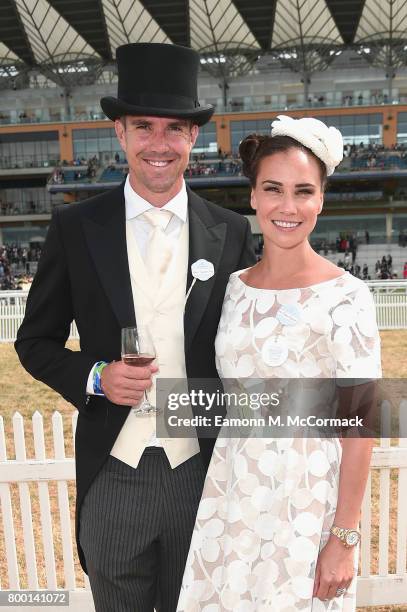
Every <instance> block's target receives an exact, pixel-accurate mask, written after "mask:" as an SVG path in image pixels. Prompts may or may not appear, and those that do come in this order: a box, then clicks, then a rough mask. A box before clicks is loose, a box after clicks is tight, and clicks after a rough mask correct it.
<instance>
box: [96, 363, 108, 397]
mask: <svg viewBox="0 0 407 612" xmlns="http://www.w3.org/2000/svg"><path fill="white" fill-rule="evenodd" d="M107 365H108V363H107V362H106V361H98V362H97V363H96V364H95V366H94V369H93V393H95V395H104V393H103V391H102V372H103V370H104V368H105V367H106V366H107Z"/></svg>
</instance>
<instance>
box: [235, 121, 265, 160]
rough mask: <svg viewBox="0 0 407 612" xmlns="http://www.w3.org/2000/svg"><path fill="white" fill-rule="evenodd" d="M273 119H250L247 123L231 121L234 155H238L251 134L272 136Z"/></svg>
mask: <svg viewBox="0 0 407 612" xmlns="http://www.w3.org/2000/svg"><path fill="white" fill-rule="evenodd" d="M271 122H272V119H249V120H247V121H231V122H230V132H231V141H232V143H231V144H232V153H235V154H237V153H238V151H239V144H240V143H241V141H242V140H243V138H245V137H246V136H248V135H249V134H253V133H256V134H270V126H271Z"/></svg>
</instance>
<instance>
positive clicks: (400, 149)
mask: <svg viewBox="0 0 407 612" xmlns="http://www.w3.org/2000/svg"><path fill="white" fill-rule="evenodd" d="M343 152H344V157H345V159H346V158H349V159H350V163H351V170H352V169H353V170H363V169H364V168H368V169H372V168H379V169H380V168H381V169H383V168H389V167H404V166H406V165H407V144H406V143H404V142H403V143H399V144H395V145H393V146H392V147H385V146H383V145H382V144H377V143H369V144H367V145H365V144H364V143H363V142H361V143H360V144H358V145H356V144H346V145H345V146H344V151H343Z"/></svg>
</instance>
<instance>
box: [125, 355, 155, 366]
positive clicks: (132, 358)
mask: <svg viewBox="0 0 407 612" xmlns="http://www.w3.org/2000/svg"><path fill="white" fill-rule="evenodd" d="M122 359H123V361H124V363H125V364H126V365H130V366H139V367H142V366H147V365H150V363H151V362H152V361H154V359H155V356H151V355H145V354H144V353H141V354H140V355H123V357H122Z"/></svg>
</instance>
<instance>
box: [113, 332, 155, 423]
mask: <svg viewBox="0 0 407 612" xmlns="http://www.w3.org/2000/svg"><path fill="white" fill-rule="evenodd" d="M121 354H122V361H123V362H124V363H125V364H127V365H130V366H139V367H144V366H147V365H149V364H150V363H152V362H153V361H154V359H155V358H156V351H155V347H154V343H153V339H152V337H151V334H150V332H149V330H148V328H147V327H145V326H138V327H124V328H123V329H122V352H121ZM132 411H133V414H135V415H143V414H153V413H156V412H157V408H156V407H155V406H153V405H152V404H151V403H150V401H149V399H148V397H147V392H146V391H144V398H143V400H142V402H141V403H140V404H138V405H137V406H133V408H132Z"/></svg>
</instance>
